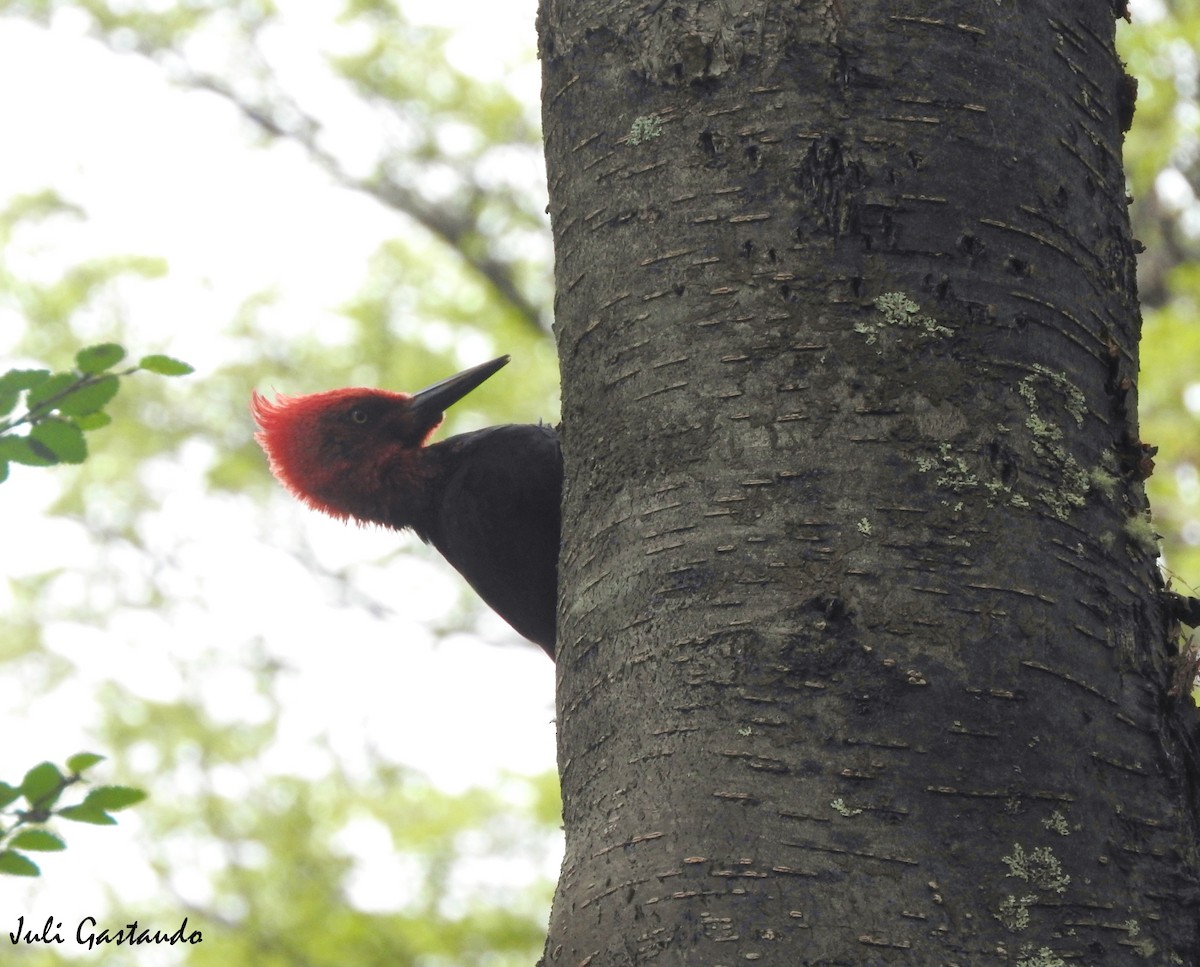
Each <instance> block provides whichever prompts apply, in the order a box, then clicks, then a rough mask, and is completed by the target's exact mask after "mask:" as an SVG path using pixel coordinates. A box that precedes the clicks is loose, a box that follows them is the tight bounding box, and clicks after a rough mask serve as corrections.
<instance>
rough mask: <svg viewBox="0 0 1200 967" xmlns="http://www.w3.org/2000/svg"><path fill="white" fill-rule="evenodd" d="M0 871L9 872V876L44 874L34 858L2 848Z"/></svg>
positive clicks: (0, 851) (0, 852)
mask: <svg viewBox="0 0 1200 967" xmlns="http://www.w3.org/2000/svg"><path fill="white" fill-rule="evenodd" d="M0 873H7V874H8V875H9V876H41V875H42V871H41V870H40V869H38V865H37V864H36V863H35V862H33V860H31V859H30V858H29V857H28V856H22V855H21V854H20V853H14V852H13V851H12V850H10V849H6V850H0Z"/></svg>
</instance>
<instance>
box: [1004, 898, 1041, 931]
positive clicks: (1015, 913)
mask: <svg viewBox="0 0 1200 967" xmlns="http://www.w3.org/2000/svg"><path fill="white" fill-rule="evenodd" d="M1036 902H1037V897H1036V896H1021V897H1017V896H1011V895H1010V896H1006V897H1005V898H1004V899H1003V900H1001V901H1000V912H999V913H997V914H995V917H996V919H997V920H999V921H1000V922H1001V923H1002V924H1004V926H1005V928H1006V929H1007V930H1009V931H1011V932H1012V933H1018V932H1019V931H1021V930H1024V929H1025V928H1026V927H1028V926H1029V908H1030V907H1031V906H1033V904H1035V903H1036Z"/></svg>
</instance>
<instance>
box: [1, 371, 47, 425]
mask: <svg viewBox="0 0 1200 967" xmlns="http://www.w3.org/2000/svg"><path fill="white" fill-rule="evenodd" d="M49 375H50V370H48V369H10V370H9V371H8V372H7V373H5V374H4V375H3V376H0V416H4V415H6V414H8V413H11V412H12V411H13V408H14V407H15V406H16V405H17V400H18V399H20V398H21V394H22V393H24V392H25V391H26V390H27V389H33V388H34V387H35V386H37V385H38V384H39V383H40V382H41V381H42V380H44V379H46V378H47V377H48V376H49Z"/></svg>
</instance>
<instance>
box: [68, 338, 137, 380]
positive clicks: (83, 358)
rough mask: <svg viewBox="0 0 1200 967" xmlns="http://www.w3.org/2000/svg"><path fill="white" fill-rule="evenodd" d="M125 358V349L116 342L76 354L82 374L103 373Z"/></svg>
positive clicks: (102, 344)
mask: <svg viewBox="0 0 1200 967" xmlns="http://www.w3.org/2000/svg"><path fill="white" fill-rule="evenodd" d="M124 358H125V347H124V346H118V345H117V344H116V343H115V342H104V343H100V344H99V345H97V346H88V347H87V348H85V349H81V350H79V352H77V353H76V354H75V365H76V366H77V367H78V369H79V371H80V372H81V373H103V372H105V371H106V370H109V369H112V368H113V367H114V366H116V365H117V363H119V362H120V361H121V360H122V359H124Z"/></svg>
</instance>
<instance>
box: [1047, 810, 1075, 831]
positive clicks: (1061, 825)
mask: <svg viewBox="0 0 1200 967" xmlns="http://www.w3.org/2000/svg"><path fill="white" fill-rule="evenodd" d="M1042 825H1043V826H1045V827H1046V828H1047V829H1048V830H1050V831H1051V832H1053V833H1058V835H1059V836H1070V835H1071V827H1070V826H1069V825H1067V818H1066V817H1065V816H1064V815H1063V814H1062V813H1060V812H1059V811H1058V810H1057V809H1056V810H1054V812H1052V813H1051V814H1050V815H1049V816H1047V817H1046V818H1045V819H1043V820H1042Z"/></svg>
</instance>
